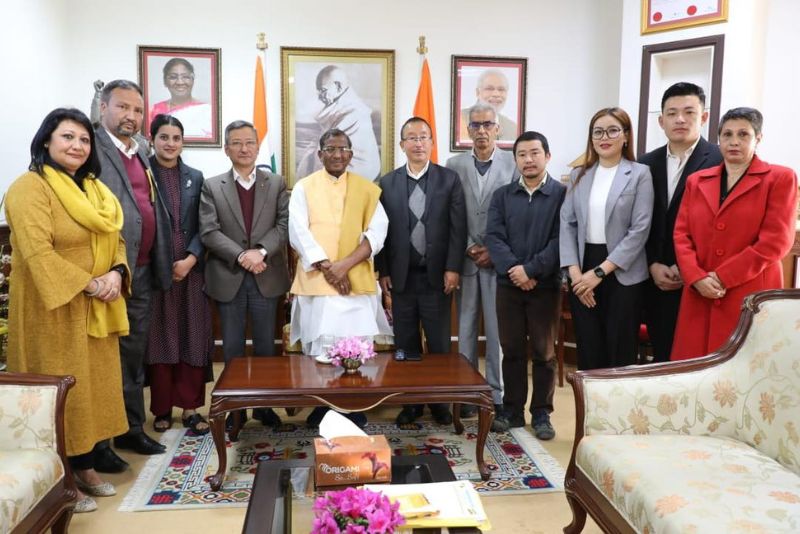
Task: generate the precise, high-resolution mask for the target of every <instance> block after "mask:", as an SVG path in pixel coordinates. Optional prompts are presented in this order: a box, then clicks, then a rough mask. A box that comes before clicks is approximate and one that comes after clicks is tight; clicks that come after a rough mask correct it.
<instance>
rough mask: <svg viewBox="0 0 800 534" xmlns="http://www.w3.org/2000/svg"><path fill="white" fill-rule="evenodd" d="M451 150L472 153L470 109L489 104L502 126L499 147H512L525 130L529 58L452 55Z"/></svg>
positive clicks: (498, 140) (498, 141)
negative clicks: (470, 151) (476, 105)
mask: <svg viewBox="0 0 800 534" xmlns="http://www.w3.org/2000/svg"><path fill="white" fill-rule="evenodd" d="M451 70H452V83H451V84H450V91H451V95H450V110H451V111H450V113H451V114H450V149H451V150H452V151H459V150H469V149H471V148H472V139H471V138H470V136H469V123H470V118H469V110H470V108H471V107H472V106H474V105H475V104H478V103H483V104H489V105H490V106H492V107H493V108H494V110H495V112H496V114H497V117H496V121H497V124H498V125H499V126H500V133H499V134H498V138H497V146H499V147H500V148H511V147H512V146H513V145H514V141H516V139H517V137H519V135H520V134H521V133H522V132H524V131H525V89H526V86H527V77H528V59H527V58H524V57H483V56H452V67H451Z"/></svg>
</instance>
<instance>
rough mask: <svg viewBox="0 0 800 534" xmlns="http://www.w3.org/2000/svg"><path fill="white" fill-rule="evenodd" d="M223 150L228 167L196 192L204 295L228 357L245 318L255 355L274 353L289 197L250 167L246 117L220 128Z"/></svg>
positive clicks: (266, 418) (273, 420)
mask: <svg viewBox="0 0 800 534" xmlns="http://www.w3.org/2000/svg"><path fill="white" fill-rule="evenodd" d="M225 154H226V155H227V156H228V157H229V158H230V160H231V163H232V167H231V170H229V171H228V172H226V173H224V174H220V175H219V176H214V177H212V178H209V179H207V180H206V181H205V182H204V183H203V189H202V191H201V193H200V240H201V241H202V242H203V244H204V245H205V246H206V249H207V250H208V259H207V261H206V271H205V276H206V293H207V294H208V296H209V297H211V298H212V299H214V300H215V301H216V302H217V309H218V310H219V316H220V322H221V323H222V351H223V353H224V355H225V362H226V363H227V362H229V361H230V360H231V358H236V357H240V356H244V352H245V341H246V339H245V338H246V334H245V328H246V325H247V320H248V316H249V318H250V323H251V332H252V335H253V353H254V355H255V356H273V355H274V354H275V313H276V311H277V306H278V301H279V300H280V298H281V297H282V296H283V295H285V293H286V292H287V291H288V290H289V271H288V270H287V268H286V243H287V241H288V239H289V230H288V228H289V195H288V193H287V192H286V183H285V182H284V180H283V178H281V177H280V176H278V175H276V174H272V173H270V172H266V171H262V170H257V169H256V167H255V164H256V158H257V157H258V137H257V135H256V129H255V127H254V126H253V125H252V124H251V123H249V122H246V121H234V122H232V123H230V124H229V125H228V126H227V127H226V128H225ZM253 416H254V417H256V418H258V419H261V422H262V423H264V425H266V426H272V427H280V426H281V425H282V423H281V420H280V418H279V417H278V415H277V414H276V413H275V412H274V411H273V410H272V409H268V410H258V411H254V413H253ZM229 426H230V420H229Z"/></svg>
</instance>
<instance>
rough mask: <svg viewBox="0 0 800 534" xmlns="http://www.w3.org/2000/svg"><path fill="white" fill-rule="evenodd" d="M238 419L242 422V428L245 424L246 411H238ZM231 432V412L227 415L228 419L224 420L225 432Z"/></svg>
mask: <svg viewBox="0 0 800 534" xmlns="http://www.w3.org/2000/svg"><path fill="white" fill-rule="evenodd" d="M239 419H240V421H241V422H242V426H244V424H245V423H246V422H247V410H239ZM231 430H233V412H229V413H228V417H226V418H225V432H230V431H231Z"/></svg>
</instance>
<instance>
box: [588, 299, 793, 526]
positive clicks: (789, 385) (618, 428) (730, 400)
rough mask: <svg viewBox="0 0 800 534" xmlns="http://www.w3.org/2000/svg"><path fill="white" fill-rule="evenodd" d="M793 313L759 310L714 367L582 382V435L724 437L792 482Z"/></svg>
mask: <svg viewBox="0 0 800 534" xmlns="http://www.w3.org/2000/svg"><path fill="white" fill-rule="evenodd" d="M799 306H800V301H798V300H790V299H786V300H771V301H767V302H765V303H763V304H762V305H761V308H760V310H759V312H758V313H757V314H755V316H754V317H753V325H752V327H751V328H750V331H749V332H748V334H747V338H746V339H745V341H744V343H743V344H742V346H741V347H740V348H739V351H738V352H737V353H736V354H735V355H734V356H733V357H732V358H731V359H730V360H728V361H726V362H724V363H722V364H720V365H717V366H714V367H709V368H706V369H702V370H699V371H693V372H687V373H682V374H679V375H659V376H643V377H625V378H619V379H615V380H606V379H602V378H587V379H586V380H585V381H584V387H585V392H586V398H585V403H586V404H585V412H586V419H585V422H584V433H585V434H586V435H589V434H626V435H632V434H640V435H641V434H692V435H700V436H701V435H711V436H715V437H730V438H735V439H737V440H739V441H743V442H745V443H746V444H748V445H751V446H753V447H754V448H756V449H758V450H759V451H761V452H763V453H764V454H765V455H767V456H769V457H770V458H773V459H775V460H777V461H778V462H779V463H780V464H782V465H784V466H785V467H788V468H789V469H791V470H792V471H794V472H795V473H797V474H798V475H800V319H799V318H798V307H799ZM799 530H800V529H799Z"/></svg>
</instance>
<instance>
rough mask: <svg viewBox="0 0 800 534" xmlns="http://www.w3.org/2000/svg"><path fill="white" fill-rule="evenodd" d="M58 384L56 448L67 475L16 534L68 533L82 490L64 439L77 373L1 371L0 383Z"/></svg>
mask: <svg viewBox="0 0 800 534" xmlns="http://www.w3.org/2000/svg"><path fill="white" fill-rule="evenodd" d="M8 385H21V386H56V388H57V393H56V420H55V425H56V429H55V433H56V449H57V452H58V455H59V457H60V458H61V463H62V464H63V465H64V477H63V478H62V479H61V480H59V481H58V483H57V484H56V485H55V486H53V487H52V488H51V489H50V491H49V492H48V493H47V495H45V496H44V497H43V498H42V499H41V500H40V501H39V502H38V503H37V504H36V506H34V507H33V508H32V509H31V510H30V511H29V512H28V514H27V515H26V516H25V517H24V518H23V519H22V520H21V521H20V522H19V524H18V525H17V526H16V527H15V528H14V530H12V531H11V532H12V534H23V533H25V534H29V533H33V532H46V531H47V530H48V529H51V528H52V529H53V530H52V532H53V533H54V534H62V533H66V532H67V529H68V527H69V522H70V520H71V519H72V511H73V509H74V508H75V503H76V502H77V498H78V489H77V487H76V486H75V480H74V479H73V477H72V470H71V469H70V466H69V462H68V461H67V448H66V444H65V440H64V409H65V407H66V402H67V392H68V391H69V389H70V388H71V387H72V386H74V385H75V377H73V376H48V375H36V374H27V373H0V386H8Z"/></svg>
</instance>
